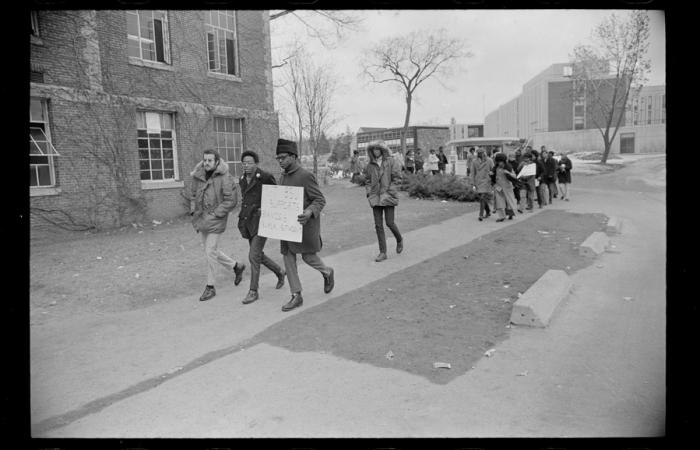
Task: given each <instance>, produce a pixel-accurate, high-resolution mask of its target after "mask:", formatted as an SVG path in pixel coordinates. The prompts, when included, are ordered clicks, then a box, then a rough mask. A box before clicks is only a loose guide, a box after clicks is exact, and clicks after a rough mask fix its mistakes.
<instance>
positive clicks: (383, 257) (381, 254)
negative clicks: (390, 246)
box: [374, 253, 386, 262]
mask: <svg viewBox="0 0 700 450" xmlns="http://www.w3.org/2000/svg"><path fill="white" fill-rule="evenodd" d="M385 259H386V253H380V254H378V255H377V257H376V258H374V260H375V261H376V262H380V261H384V260H385Z"/></svg>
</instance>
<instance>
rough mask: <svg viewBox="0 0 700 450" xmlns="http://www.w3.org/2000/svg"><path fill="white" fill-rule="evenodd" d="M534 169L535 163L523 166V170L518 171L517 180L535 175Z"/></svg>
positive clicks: (535, 167)
mask: <svg viewBox="0 0 700 450" xmlns="http://www.w3.org/2000/svg"><path fill="white" fill-rule="evenodd" d="M535 169H537V166H536V165H535V163H530V164H526V165H524V166H523V168H522V169H521V170H520V173H519V174H518V178H522V177H529V176H530V175H534V174H535V173H536V172H535Z"/></svg>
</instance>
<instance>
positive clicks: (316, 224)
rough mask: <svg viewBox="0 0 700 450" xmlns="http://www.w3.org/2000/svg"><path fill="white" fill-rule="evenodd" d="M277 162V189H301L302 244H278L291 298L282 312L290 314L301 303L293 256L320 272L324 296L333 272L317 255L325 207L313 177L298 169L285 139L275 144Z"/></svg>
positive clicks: (294, 149)
mask: <svg viewBox="0 0 700 450" xmlns="http://www.w3.org/2000/svg"><path fill="white" fill-rule="evenodd" d="M276 154H277V157H276V159H277V162H278V163H279V165H280V167H281V168H282V177H281V178H280V183H279V184H280V185H281V186H300V187H303V188H304V211H303V212H302V213H301V214H300V215H299V216H298V217H297V219H298V221H299V223H300V224H302V227H303V228H302V241H301V242H290V241H280V250H281V252H282V255H284V267H285V269H286V271H287V279H288V280H289V290H290V291H291V292H292V298H291V299H290V300H289V302H287V303H286V304H285V305H284V306H282V311H291V310H292V309H294V308H297V307H299V306H301V305H302V304H303V302H304V299H303V298H302V296H301V281H300V280H299V273H298V272H297V254H299V253H301V259H302V260H304V262H305V263H306V264H308V265H309V266H311V267H313V268H314V269H316V270H318V271H319V272H321V274H322V275H323V291H324V292H325V293H326V294H328V293H329V292H331V291H332V290H333V286H334V278H333V268H331V267H328V266H326V265H325V264H324V263H323V261H321V258H319V256H318V255H317V253H318V252H319V251H321V247H322V245H323V242H322V241H321V210H322V209H323V207H324V206H325V205H326V199H325V197H324V196H323V193H322V192H321V189H320V188H319V187H318V183H317V182H316V177H314V175H313V174H312V173H311V172H309V171H307V170H306V169H304V168H302V167H301V165H300V164H299V162H298V161H297V157H298V156H299V153H298V151H297V144H296V142H293V141H288V140H286V139H279V140H278V141H277V151H276Z"/></svg>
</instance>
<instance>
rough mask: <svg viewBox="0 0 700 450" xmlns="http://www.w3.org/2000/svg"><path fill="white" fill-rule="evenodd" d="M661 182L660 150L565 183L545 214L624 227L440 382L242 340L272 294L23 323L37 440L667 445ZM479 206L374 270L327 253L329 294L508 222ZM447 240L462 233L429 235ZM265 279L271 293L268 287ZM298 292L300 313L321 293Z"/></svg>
mask: <svg viewBox="0 0 700 450" xmlns="http://www.w3.org/2000/svg"><path fill="white" fill-rule="evenodd" d="M664 178H665V156H664V157H655V158H649V159H642V160H639V161H637V162H635V163H634V164H631V165H630V166H629V167H625V168H623V169H620V170H619V171H617V172H614V173H612V174H607V175H598V176H590V177H587V176H580V177H574V185H573V188H572V199H573V200H572V201H571V202H561V201H559V202H556V203H555V204H554V205H552V207H554V208H562V209H567V210H570V211H573V212H593V213H604V214H607V215H608V216H617V217H619V218H621V219H622V220H623V230H622V234H621V235H619V236H615V237H613V238H612V241H613V244H614V245H615V248H614V251H613V252H608V253H604V254H603V255H601V256H599V257H598V258H597V259H596V262H595V263H594V264H592V265H591V266H589V267H588V268H586V269H584V270H581V271H579V272H577V273H575V274H573V276H572V281H573V285H574V288H573V290H572V293H571V295H570V296H569V297H568V299H567V300H565V301H564V302H563V304H561V305H560V306H559V308H558V310H557V311H556V313H555V316H554V318H553V319H552V322H551V323H550V325H549V326H548V327H547V328H545V329H530V328H526V327H514V328H513V329H512V330H511V335H510V338H509V339H508V340H506V341H505V342H503V343H502V344H500V345H499V346H498V347H496V352H495V354H494V355H493V356H492V357H490V358H483V359H482V360H480V361H479V362H478V363H477V365H476V366H475V368H474V369H472V370H471V371H469V372H468V373H466V374H465V375H463V376H461V377H459V378H457V379H456V380H454V381H453V382H451V383H449V384H447V385H435V384H432V383H430V382H428V381H427V380H425V379H424V378H421V377H418V376H414V375H411V374H408V373H405V372H401V371H397V370H392V369H385V368H377V367H373V366H369V365H366V364H359V363H356V362H352V361H347V360H343V359H340V358H338V357H335V356H333V355H329V354H322V353H294V352H290V351H288V350H285V349H281V348H277V347H272V346H268V345H265V344H258V345H256V346H253V347H247V346H246V345H245V344H246V339H248V338H250V337H252V336H253V335H255V334H256V333H257V332H259V331H261V330H262V329H264V328H265V327H266V326H269V325H270V324H272V323H274V322H276V321H278V320H281V319H283V318H284V317H286V316H285V315H281V314H280V313H279V302H267V303H266V302H261V303H260V305H257V304H256V305H255V306H256V308H250V307H247V308H244V307H243V306H242V305H240V304H238V303H237V302H236V303H235V304H234V303H233V302H215V303H214V302H212V304H211V305H207V306H206V307H205V306H203V305H202V306H199V305H198V307H197V308H193V307H192V302H191V299H185V298H183V299H176V300H174V301H172V302H168V304H167V305H163V306H160V305H159V306H154V307H151V308H148V309H147V313H146V314H143V313H142V312H138V313H134V312H128V313H123V314H114V315H109V316H105V317H96V318H95V319H94V320H92V321H90V322H81V323H62V324H55V325H54V326H47V327H42V328H41V329H36V330H34V329H33V330H32V336H31V355H30V362H31V391H32V402H31V412H32V435H33V437H116V438H128V437H139V438H145V437H501V436H502V437H510V436H527V437H554V436H566V437H571V436H586V437H588V436H607V437H610V436H615V437H618V436H620V437H630V436H634V437H643V436H644V437H646V436H662V435H663V434H664V431H665V430H664V423H665V422H664V421H665V413H666V404H665V395H666V391H665V389H666V388H665V385H666V373H665V363H666V353H665V346H666V342H665V335H666V316H665V314H666V278H665V264H664V263H665V257H666V240H665V236H666V193H665V179H664ZM474 214H475V213H472V214H469V215H467V216H469V217H467V218H465V217H458V218H455V219H451V220H448V221H446V222H443V223H441V224H436V225H433V226H430V227H426V228H423V229H419V230H415V231H413V232H411V235H410V236H409V237H410V238H411V242H416V243H420V244H417V247H414V248H412V249H411V250H410V251H408V249H407V251H405V254H404V255H402V258H400V259H399V258H394V259H390V260H388V261H386V262H384V263H382V264H381V265H375V264H363V265H360V264H356V263H353V261H356V260H357V258H358V256H359V255H364V254H368V253H371V251H372V250H370V249H365V248H363V247H360V248H358V249H352V250H348V251H346V252H342V253H338V254H336V255H333V256H331V257H329V258H328V261H327V262H328V263H329V264H330V265H333V266H335V267H336V270H337V271H338V273H341V271H342V273H343V274H344V275H343V277H342V280H339V282H338V284H337V287H336V290H335V291H334V292H333V294H332V296H335V295H341V294H343V293H345V292H349V291H351V290H352V289H354V288H356V287H358V286H361V285H364V284H366V283H368V282H371V281H373V280H375V279H378V278H381V277H383V276H385V275H387V274H389V273H391V272H394V271H397V270H401V269H402V268H403V267H406V266H407V265H411V264H416V263H418V262H420V261H421V260H423V259H426V258H428V257H432V256H435V255H437V254H439V253H441V252H444V251H446V250H448V249H449V248H451V247H454V246H457V245H462V244H464V243H466V242H468V241H469V240H470V239H475V238H478V237H479V236H480V235H483V234H485V233H488V232H490V231H493V230H495V229H498V228H501V227H503V226H509V225H510V224H509V223H508V221H506V222H504V223H502V224H496V223H488V224H480V226H479V228H478V230H474V232H473V234H472V233H471V231H472V230H468V231H469V232H466V233H465V226H469V224H474V226H475V228H476V224H477V223H478V222H476V221H475V220H474V218H473V217H471V216H472V215H474ZM465 224H467V225H465ZM445 235H449V236H454V240H451V241H450V242H448V243H445V242H444V241H446V240H445V239H442V238H434V237H436V236H438V237H439V236H445ZM431 236H432V237H433V238H434V240H435V241H436V242H431V241H430V237H431ZM440 242H442V243H440ZM368 247H372V248H373V246H368ZM339 269H340V270H339ZM301 276H302V281H303V283H304V285H305V286H308V285H310V284H312V283H316V284H319V289H318V290H319V291H320V281H319V280H317V279H316V278H318V276H317V274H315V273H312V272H311V271H310V269H308V270H307V269H302V270H301ZM263 278H264V279H263V280H262V289H263V291H264V292H271V291H272V289H271V285H272V284H273V283H274V280H273V279H272V278H271V277H263ZM307 280H308V281H307ZM306 292H307V291H306V290H305V308H306V307H311V306H313V305H314V304H318V303H320V302H322V301H325V300H326V299H328V298H329V296H323V294H321V293H319V294H311V290H309V291H308V292H309V295H308V297H307V294H306ZM223 294H226V293H225V292H224V293H223ZM332 296H331V297H332ZM303 310H304V309H303V308H302V309H301V310H297V311H295V312H292V314H299V313H302V314H303Z"/></svg>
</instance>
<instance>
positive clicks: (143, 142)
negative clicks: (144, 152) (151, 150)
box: [138, 139, 148, 148]
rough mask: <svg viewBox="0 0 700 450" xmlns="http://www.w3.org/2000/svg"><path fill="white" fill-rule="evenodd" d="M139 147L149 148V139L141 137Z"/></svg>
mask: <svg viewBox="0 0 700 450" xmlns="http://www.w3.org/2000/svg"><path fill="white" fill-rule="evenodd" d="M138 141H139V148H148V139H139V140H138Z"/></svg>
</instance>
